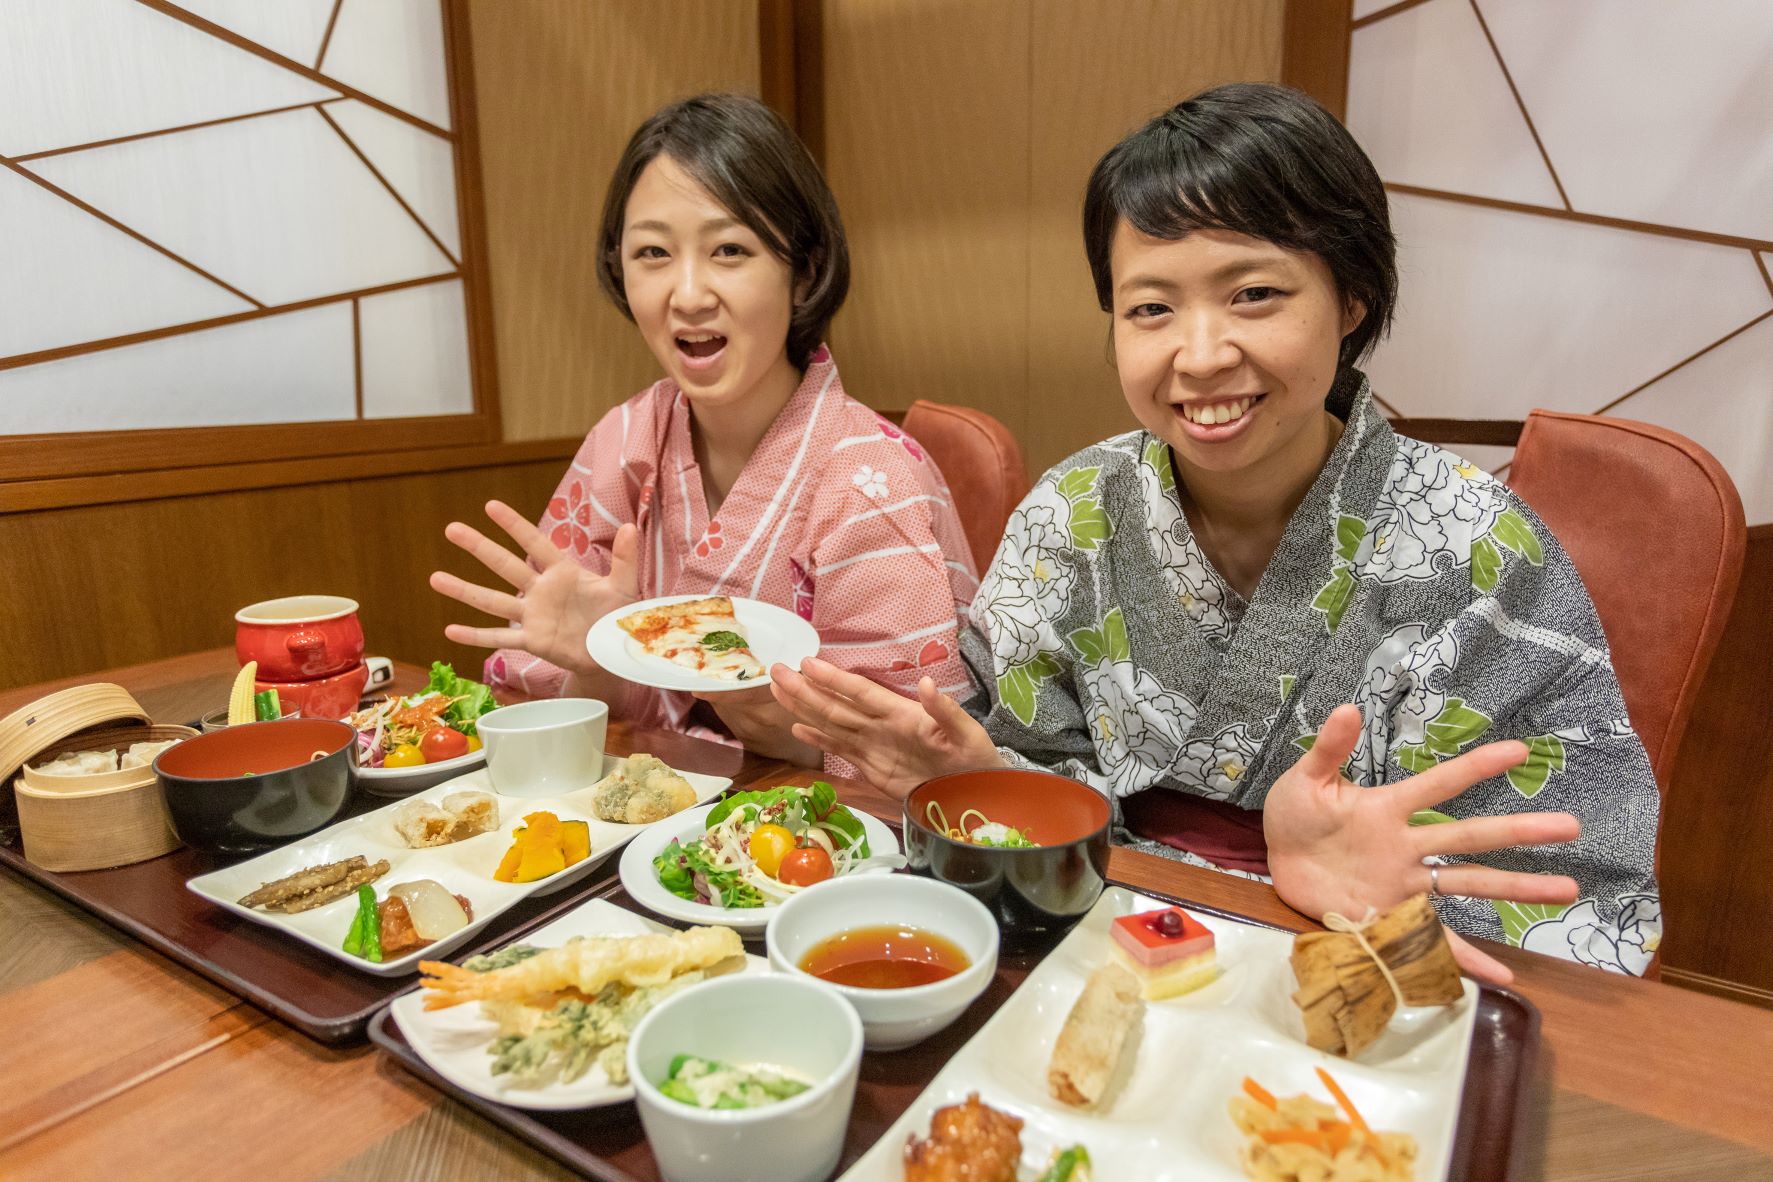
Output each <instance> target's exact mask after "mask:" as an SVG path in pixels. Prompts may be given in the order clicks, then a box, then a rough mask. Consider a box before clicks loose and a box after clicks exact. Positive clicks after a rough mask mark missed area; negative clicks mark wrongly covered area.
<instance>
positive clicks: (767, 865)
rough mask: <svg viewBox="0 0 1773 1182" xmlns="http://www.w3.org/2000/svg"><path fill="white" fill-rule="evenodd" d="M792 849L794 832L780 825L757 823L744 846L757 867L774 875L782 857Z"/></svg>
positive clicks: (772, 876) (780, 864)
mask: <svg viewBox="0 0 1773 1182" xmlns="http://www.w3.org/2000/svg"><path fill="white" fill-rule="evenodd" d="M793 849H794V834H792V833H790V832H788V831H787V830H786V829H784V828H782V827H781V826H780V825H759V826H758V827H757V828H755V829H753V830H752V831H751V842H750V844H748V845H747V846H746V847H745V850H746V852H747V853H749V854H750V855H751V860H752V861H753V862H756V863H757V868H758V869H759V870H761V871H763V872H764V873H765V874H767V875H769V876H770V877H771V878H774V877H775V876H776V872H777V871H778V870H779V869H780V868H781V866H782V859H783V858H785V857H787V856H788V854H789V853H791V852H792V851H793Z"/></svg>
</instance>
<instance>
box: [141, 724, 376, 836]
mask: <svg viewBox="0 0 1773 1182" xmlns="http://www.w3.org/2000/svg"><path fill="white" fill-rule="evenodd" d="M356 758H357V732H356V731H354V730H352V729H351V727H350V726H349V725H348V724H346V723H343V722H334V721H332V720H329V719H324V718H288V719H283V720H280V721H278V722H254V723H248V724H245V725H243V726H231V727H229V728H227V729H226V730H220V731H212V732H210V733H209V734H204V735H198V736H197V737H196V738H194V739H186V740H185V741H184V742H183V743H180V744H179V745H178V746H176V747H170V748H168V749H167V750H165V751H163V752H161V753H160V757H159V758H158V759H156V760H155V761H154V773H155V774H156V775H157V776H159V777H160V787H161V790H162V792H164V793H165V796H166V811H167V813H168V814H169V815H170V816H171V818H172V828H173V831H174V832H175V833H177V834H178V836H179V840H180V841H183V842H184V843H185V844H186V845H188V846H190V847H192V848H193V849H199V850H207V851H209V852H211V853H254V852H257V851H260V850H268V849H274V848H276V847H277V846H281V845H287V844H289V843H290V842H292V841H294V840H295V839H296V838H298V837H306V836H307V835H308V834H310V833H313V832H314V831H315V830H317V829H324V828H325V827H326V826H328V825H330V824H332V822H333V821H335V820H337V819H338V817H339V816H340V815H341V814H342V813H343V812H344V811H345V805H346V803H347V802H348V801H349V799H350V795H351V769H352V766H353V765H354V763H355V761H356Z"/></svg>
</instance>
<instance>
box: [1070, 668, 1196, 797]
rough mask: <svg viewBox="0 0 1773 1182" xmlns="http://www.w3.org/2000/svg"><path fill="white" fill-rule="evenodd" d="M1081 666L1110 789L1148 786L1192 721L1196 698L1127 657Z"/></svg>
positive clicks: (1093, 736)
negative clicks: (1169, 687) (1166, 685)
mask: <svg viewBox="0 0 1773 1182" xmlns="http://www.w3.org/2000/svg"><path fill="white" fill-rule="evenodd" d="M1079 672H1080V675H1081V676H1082V678H1083V683H1084V689H1085V691H1086V692H1087V693H1088V695H1089V699H1090V700H1089V701H1087V702H1086V703H1085V706H1084V715H1085V718H1086V720H1087V724H1088V726H1089V728H1090V741H1091V742H1092V743H1093V744H1094V745H1095V748H1096V754H1097V755H1098V756H1099V757H1100V759H1101V764H1102V769H1103V770H1104V771H1106V772H1107V773H1108V775H1109V779H1110V782H1111V785H1112V789H1113V792H1114V794H1115V795H1117V796H1126V795H1128V794H1130V793H1134V792H1138V791H1140V790H1141V789H1144V788H1148V787H1150V786H1151V785H1152V783H1154V782H1155V781H1156V780H1157V778H1158V775H1159V773H1161V772H1162V771H1163V770H1164V769H1165V768H1166V767H1168V766H1169V764H1170V761H1171V760H1172V759H1174V758H1175V755H1176V749H1177V748H1178V747H1180V746H1181V745H1182V738H1183V736H1184V735H1186V734H1187V733H1188V732H1189V730H1190V729H1191V728H1192V727H1193V726H1194V715H1195V706H1194V703H1193V702H1191V701H1189V700H1188V699H1187V698H1186V697H1184V696H1183V695H1182V694H1179V693H1177V692H1175V691H1174V690H1167V689H1165V688H1164V687H1163V684H1162V683H1161V682H1159V681H1158V680H1157V678H1155V677H1153V676H1152V675H1151V674H1150V673H1149V672H1147V671H1146V670H1144V669H1139V668H1136V667H1135V666H1134V665H1133V662H1131V661H1110V660H1106V659H1105V660H1101V661H1098V662H1096V664H1094V665H1090V666H1085V667H1083V668H1082V669H1080V671H1079Z"/></svg>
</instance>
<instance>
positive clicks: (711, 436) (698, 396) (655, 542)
mask: <svg viewBox="0 0 1773 1182" xmlns="http://www.w3.org/2000/svg"><path fill="white" fill-rule="evenodd" d="M601 234H602V242H601V244H602V252H601V256H600V258H599V263H598V280H599V282H600V283H601V284H602V285H603V288H604V290H605V291H606V292H607V293H608V294H609V296H610V298H611V299H612V300H614V301H615V304H616V306H617V307H618V308H620V309H621V310H622V311H623V313H625V314H626V315H627V316H628V318H629V319H630V320H632V321H633V322H634V324H635V326H636V327H637V328H638V329H639V330H640V334H641V336H642V337H643V338H644V339H645V340H646V343H647V346H648V347H649V348H650V349H651V350H652V352H653V355H654V356H655V357H657V358H658V360H659V365H660V367H661V368H663V370H664V371H665V376H664V377H663V378H661V379H660V380H659V381H658V382H655V383H654V384H653V385H652V386H651V387H650V388H648V389H647V390H645V391H643V392H641V393H640V394H637V395H635V396H634V397H633V398H630V399H629V400H628V401H627V402H625V403H623V404H622V405H621V406H619V407H617V408H615V409H614V410H612V411H610V412H609V413H608V414H606V415H605V416H604V417H603V419H602V420H601V421H600V422H599V423H598V424H597V426H596V427H595V428H593V429H592V431H591V434H590V435H589V436H588V437H587V438H586V440H585V444H584V446H583V447H582V448H580V450H579V454H578V455H577V456H576V457H575V458H574V460H573V463H572V467H571V468H570V469H569V470H568V471H567V474H566V477H565V478H564V479H563V480H562V481H561V483H560V487H559V488H558V489H557V490H556V491H555V494H554V497H553V499H552V500H551V501H550V502H549V504H548V509H547V512H546V513H544V514H543V516H542V519H541V523H540V525H539V526H532V525H531V524H530V523H529V522H528V521H527V520H525V519H524V518H523V517H521V516H520V515H519V514H518V513H517V512H516V511H515V510H513V509H511V508H510V507H509V506H507V505H504V504H501V503H500V502H497V501H493V502H490V503H489V504H488V505H487V507H486V509H487V515H488V516H489V517H490V518H491V519H492V520H493V522H494V523H495V524H496V525H498V526H499V527H500V528H501V529H503V530H504V531H505V532H506V533H507V534H509V535H510V537H511V539H512V540H513V541H515V542H516V543H517V545H518V546H519V547H520V548H521V550H522V552H523V554H524V555H525V556H526V557H527V561H525V559H524V558H522V557H519V556H518V555H517V554H515V553H513V552H512V551H511V550H508V549H506V548H505V547H504V546H502V545H500V544H499V543H498V542H495V541H493V540H492V539H490V538H488V537H486V536H485V535H484V534H482V533H480V532H479V531H478V530H475V529H473V528H472V527H470V526H467V525H464V524H462V523H460V522H455V523H452V524H451V525H450V526H449V527H448V529H447V530H446V531H445V536H446V537H448V538H449V540H450V541H452V542H454V543H455V544H456V545H458V546H460V547H461V548H462V549H464V550H466V551H467V552H468V553H470V554H472V555H473V556H474V557H475V558H477V559H479V560H480V561H481V562H482V563H483V564H484V565H485V566H486V568H487V569H488V570H489V571H491V572H492V573H493V574H494V575H495V576H497V577H498V578H499V579H501V580H503V581H504V582H505V583H507V584H509V585H510V589H509V590H496V589H493V588H489V587H482V586H477V585H475V584H472V583H468V582H465V581H463V580H462V579H459V578H457V577H455V576H454V575H450V574H446V573H444V572H441V571H439V572H437V573H435V574H433V575H432V576H431V586H432V587H433V588H434V589H435V590H437V591H439V592H441V593H442V594H444V595H447V596H449V597H450V598H452V599H456V600H458V601H460V602H461V603H464V604H466V605H468V606H469V607H472V608H476V609H478V610H480V611H483V612H487V613H489V614H491V615H493V616H497V617H501V618H503V619H505V620H507V621H509V622H508V624H506V625H505V626H502V627H471V626H468V625H463V624H451V625H450V626H449V627H448V629H447V630H446V634H447V635H448V636H449V638H450V639H451V640H454V641H456V642H458V643H462V644H471V645H479V646H482V647H487V648H496V649H498V650H499V651H497V652H496V653H494V654H493V656H492V657H491V658H489V659H488V661H487V679H488V680H489V681H490V682H491V683H492V684H493V685H494V686H495V687H497V688H500V689H504V690H508V691H513V692H515V693H516V694H520V695H522V696H526V697H556V696H580V697H592V698H598V699H601V700H603V701H605V702H607V703H609V705H610V712H611V715H612V716H613V717H617V718H622V719H626V720H628V721H630V722H633V723H636V724H639V725H642V726H659V727H668V728H671V729H675V730H679V731H685V732H689V733H698V734H704V735H709V736H712V737H719V738H728V737H729V736H730V739H728V741H731V739H737V740H738V741H739V742H741V743H743V745H744V746H745V747H747V748H749V749H750V750H753V751H756V752H758V753H760V754H763V755H766V756H771V757H774V758H778V759H787V760H790V761H793V762H796V763H800V764H804V765H807V766H812V767H818V766H822V764H823V762H824V756H823V755H822V753H821V752H820V751H819V750H818V749H817V748H815V747H812V746H811V745H809V744H807V743H804V742H801V741H800V740H798V739H796V738H795V737H794V736H793V735H792V734H791V733H790V729H789V727H790V724H791V722H792V720H791V719H790V718H789V716H788V714H787V712H786V711H785V710H784V709H783V708H782V707H781V706H779V705H778V704H777V703H776V702H775V700H774V699H773V698H772V697H771V695H770V691H769V687H768V686H759V687H757V688H755V689H750V690H738V691H732V692H726V693H718V694H709V695H706V696H697V697H692V696H691V695H689V694H683V693H667V692H662V691H659V690H654V689H649V688H646V687H643V686H638V685H634V684H632V683H629V682H625V681H623V680H621V679H620V678H618V677H616V676H615V675H613V674H611V673H610V672H608V671H607V670H605V669H603V668H601V667H599V666H598V665H597V664H596V662H594V661H593V660H592V659H591V658H590V656H589V654H588V653H587V652H586V649H585V634H586V632H587V631H588V630H589V629H590V627H591V625H592V623H594V622H595V621H596V620H598V619H599V618H600V617H602V616H603V615H605V614H606V613H608V612H611V611H614V610H616V609H617V608H620V607H623V606H624V605H627V604H630V603H634V602H636V601H638V600H642V599H650V598H653V597H655V596H661V595H680V594H682V595H688V594H695V595H704V594H718V595H731V596H736V597H743V598H750V599H759V600H763V601H764V602H767V603H774V604H777V605H779V606H781V607H785V608H789V609H791V610H793V611H795V612H798V613H799V614H800V615H801V616H802V617H803V618H805V619H806V620H808V621H810V622H811V623H812V625H813V627H814V628H815V629H817V630H818V632H819V636H820V638H821V641H822V644H823V648H822V650H821V651H822V654H823V656H824V657H825V659H826V660H828V661H830V662H832V663H833V664H835V665H838V666H840V667H842V668H844V669H846V670H848V671H850V672H853V673H856V674H859V675H861V676H864V677H867V678H869V679H870V680H872V681H875V682H878V683H880V684H882V685H885V686H887V687H889V688H891V689H893V690H896V691H897V692H899V693H902V694H905V695H907V696H913V695H917V694H919V693H920V689H919V686H920V683H921V685H922V687H923V688H922V690H921V692H922V693H923V694H925V695H933V694H942V693H947V694H955V695H963V696H964V695H965V694H969V693H971V692H972V689H973V685H972V682H971V680H970V676H969V674H968V673H967V671H966V667H965V665H964V664H963V663H962V662H961V659H960V642H959V629H960V628H961V627H962V626H964V613H965V611H966V610H967V605H968V604H969V603H970V602H971V600H972V597H973V594H974V592H975V591H976V590H977V587H978V579H977V575H976V568H975V567H974V565H973V560H972V556H971V553H970V552H969V550H968V548H967V542H966V536H965V534H964V532H963V531H962V528H961V525H960V521H959V519H958V517H957V516H956V515H955V510H954V505H953V501H952V498H951V496H950V494H949V492H948V487H947V485H946V484H945V483H944V481H943V479H942V475H941V473H940V472H938V471H937V469H936V467H935V465H934V464H933V463H931V462H930V461H929V459H928V458H927V457H926V456H925V455H924V454H923V452H922V450H921V449H920V448H919V447H918V446H917V444H916V443H915V441H913V440H912V439H910V438H909V437H907V436H906V435H904V434H903V433H902V432H900V431H899V430H897V429H896V428H894V427H893V426H892V424H890V423H888V422H887V421H886V420H884V419H882V418H881V417H880V416H879V415H877V414H875V413H874V412H873V411H872V410H869V409H868V408H867V407H865V406H863V405H862V404H861V403H859V402H857V401H855V400H854V399H852V398H850V397H849V396H848V395H847V394H845V393H844V389H843V383H842V381H841V380H840V379H839V377H838V375H837V366H836V364H835V363H834V362H833V361H832V359H831V352H830V350H829V349H828V348H827V347H826V346H825V345H823V344H822V343H821V341H822V338H823V336H824V333H825V328H826V325H828V324H829V323H830V321H831V317H832V316H833V315H834V314H835V313H836V312H837V309H838V307H839V306H840V305H841V304H842V303H843V299H844V295H845V294H846V292H847V290H848V287H849V254H848V248H847V246H846V245H845V242H844V234H843V226H842V223H841V222H840V220H839V218H838V212H837V203H836V201H835V199H834V198H833V197H832V195H831V191H830V189H829V188H828V187H827V186H826V184H825V180H824V177H823V176H821V175H820V173H819V170H818V166H817V165H815V164H814V163H813V160H812V158H811V157H810V156H809V155H808V154H807V151H806V149H805V148H804V147H803V146H802V145H801V143H800V141H799V140H797V139H796V138H795V137H794V134H793V133H792V132H791V131H789V130H788V127H787V126H786V125H785V124H784V123H783V122H782V121H781V120H780V119H779V118H777V116H776V115H775V114H774V113H773V112H772V111H770V110H769V108H767V107H765V106H764V105H763V104H762V103H760V102H758V101H757V100H755V99H750V98H745V97H741V96H736V95H703V96H699V97H696V98H692V99H687V100H685V101H683V102H680V103H676V104H673V105H672V106H669V107H666V108H665V109H664V110H662V111H660V112H659V113H658V114H656V115H654V116H653V117H652V118H650V119H648V120H647V121H646V122H645V123H644V124H642V125H641V127H640V129H639V130H638V131H636V132H635V133H634V137H633V139H631V140H630V141H629V143H628V148H627V150H626V152H625V153H624V154H623V156H622V159H621V161H620V163H619V164H617V166H616V171H615V175H614V177H613V178H612V180H611V182H610V187H609V196H608V198H607V199H606V201H605V205H604V211H603V222H602V230H601ZM926 679H927V680H926ZM844 767H847V765H838V766H837V770H842V769H843V768H844Z"/></svg>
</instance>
